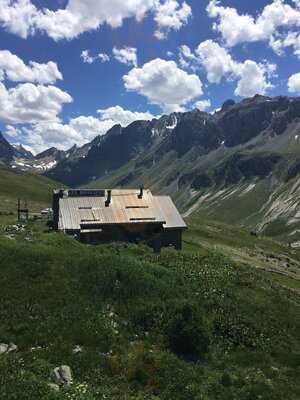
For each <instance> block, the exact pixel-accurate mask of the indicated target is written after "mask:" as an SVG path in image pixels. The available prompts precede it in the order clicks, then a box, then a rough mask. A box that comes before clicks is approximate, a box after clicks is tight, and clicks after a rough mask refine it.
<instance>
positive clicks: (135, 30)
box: [0, 0, 300, 152]
mask: <svg viewBox="0 0 300 400" xmlns="http://www.w3.org/2000/svg"><path fill="white" fill-rule="evenodd" d="M142 8H144V10H142ZM141 11H144V13H143V16H142V15H140V14H141ZM117 17H118V18H117ZM299 32H300V1H299V0H294V1H292V0H291V1H288V0H285V1H284V0H251V1H250V0H243V1H240V0H224V1H220V2H218V1H215V0H212V1H208V0H203V1H199V0H186V1H181V0H143V1H142V0H128V1H127V2H124V1H121V0H110V1H107V0H51V1H49V0H0V44H1V46H0V129H1V130H2V131H3V132H4V134H5V135H6V137H7V138H8V139H9V140H10V141H12V142H15V143H17V142H20V143H23V144H24V145H27V147H28V148H30V149H32V150H33V151H36V152H38V151H41V150H43V149H44V148H47V147H49V146H53V145H54V146H56V147H60V148H68V147H70V146H71V145H72V144H73V143H77V144H79V145H81V144H83V143H85V142H87V141H89V140H91V139H92V138H93V137H94V136H96V135H97V134H104V133H105V131H106V130H107V129H108V128H110V127H111V126H112V125H113V124H114V123H121V124H122V125H124V126H125V125H127V124H128V123H130V122H132V121H133V120H135V119H139V118H148V119H150V118H152V116H159V115H161V114H162V113H169V112H172V111H184V110H189V109H193V108H195V107H198V108H200V109H201V110H202V109H203V110H204V109H205V110H206V111H213V110H215V109H216V108H218V107H220V106H221V105H222V103H223V102H224V101H225V100H226V99H228V98H233V99H235V100H237V101H239V100H241V99H242V98H244V97H249V96H252V95H254V94H255V93H261V94H266V95H270V96H275V95H292V96H296V95H299V94H300V65H299V61H300V34H299ZM182 46H184V47H182ZM83 52H84V53H83ZM99 54H102V56H101V57H102V58H101V59H100V56H98V55H99ZM31 61H33V62H35V63H38V65H36V66H33V64H30V62H31ZM103 61H105V62H103ZM49 62H52V63H51V65H48V63H49ZM54 64H55V65H54ZM16 71H17V73H16ZM41 71H42V72H41ZM1 108H2V110H1ZM97 110H102V111H101V112H97Z"/></svg>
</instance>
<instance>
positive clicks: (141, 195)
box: [138, 185, 144, 199]
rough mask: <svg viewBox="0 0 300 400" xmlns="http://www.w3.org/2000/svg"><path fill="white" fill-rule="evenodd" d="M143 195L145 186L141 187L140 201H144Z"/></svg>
mask: <svg viewBox="0 0 300 400" xmlns="http://www.w3.org/2000/svg"><path fill="white" fill-rule="evenodd" d="M143 195H144V186H143V185H141V187H140V193H139V195H138V198H139V199H142V198H143Z"/></svg>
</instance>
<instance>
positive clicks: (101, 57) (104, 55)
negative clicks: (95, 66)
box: [97, 53, 110, 63]
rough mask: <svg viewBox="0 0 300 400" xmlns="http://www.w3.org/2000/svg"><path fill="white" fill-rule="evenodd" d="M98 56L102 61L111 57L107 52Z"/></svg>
mask: <svg viewBox="0 0 300 400" xmlns="http://www.w3.org/2000/svg"><path fill="white" fill-rule="evenodd" d="M97 57H98V59H99V60H100V61H101V62H102V63H105V62H108V61H110V57H109V55H108V54H106V53H99V54H98V56H97Z"/></svg>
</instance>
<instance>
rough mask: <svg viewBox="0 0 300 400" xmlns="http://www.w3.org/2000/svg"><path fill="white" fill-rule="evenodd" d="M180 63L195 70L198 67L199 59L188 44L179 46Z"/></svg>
mask: <svg viewBox="0 0 300 400" xmlns="http://www.w3.org/2000/svg"><path fill="white" fill-rule="evenodd" d="M179 64H180V66H181V68H184V69H188V68H191V69H192V70H193V71H195V70H196V69H197V64H198V59H197V57H196V56H195V54H194V53H193V52H192V51H191V49H190V48H189V47H188V46H187V45H185V44H184V45H182V46H180V47H179Z"/></svg>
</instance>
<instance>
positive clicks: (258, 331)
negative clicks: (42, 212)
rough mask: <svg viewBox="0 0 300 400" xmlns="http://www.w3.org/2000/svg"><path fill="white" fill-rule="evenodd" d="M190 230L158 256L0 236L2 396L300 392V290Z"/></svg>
mask: <svg viewBox="0 0 300 400" xmlns="http://www.w3.org/2000/svg"><path fill="white" fill-rule="evenodd" d="M190 235H192V236H191V237H189V238H187V239H185V240H186V241H188V242H190V243H187V242H186V243H185V246H186V250H185V251H183V252H182V253H177V252H175V251H172V250H165V251H163V252H162V253H161V254H160V255H155V254H153V253H152V251H151V250H150V249H148V248H146V247H144V246H142V245H140V246H136V245H127V244H112V245H105V246H102V245H101V246H96V247H91V246H85V245H82V244H80V243H78V242H77V241H75V240H74V239H73V238H70V237H65V236H63V235H58V234H49V233H45V232H42V229H40V228H38V227H37V225H29V226H28V227H27V229H26V231H25V232H21V233H16V234H14V235H10V236H9V235H5V234H2V235H0V288H1V295H0V297H1V301H0V342H4V343H10V342H13V343H15V344H16V345H17V346H18V351H16V352H11V353H9V354H3V355H0V399H5V400H23V399H24V400H60V399H76V400H96V399H120V400H121V399H122V400H123V399H124V400H125V399H126V400H146V399H147V400H160V399H161V400H186V399H188V400H218V399H222V400H223V399H228V400H255V399H263V400H271V399H272V400H273V399H274V400H275V399H276V400H282V399H291V400H296V399H299V398H300V384H299V379H298V378H299V372H300V369H299V361H300V346H299V329H300V321H299V303H300V297H299V294H298V292H297V291H293V290H289V289H288V288H287V287H286V285H283V284H281V282H280V281H278V280H275V279H273V275H272V274H266V273H265V272H264V271H260V270H259V269H255V268H252V267H251V266H246V265H243V264H242V263H237V262H234V261H232V259H231V258H229V257H226V256H225V255H223V254H222V253H220V252H219V251H218V250H214V249H210V248H209V247H208V246H202V245H201V244H199V243H196V240H197V239H196V236H197V232H196V230H195V229H194V230H193V233H190ZM198 235H200V234H199V233H198ZM201 235H202V237H203V235H204V234H203V233H202V234H201ZM228 240H229V239H228ZM191 242H192V243H191ZM78 345H79V346H80V348H81V350H82V351H81V352H78V353H76V354H75V353H74V352H73V350H74V348H75V347H76V346H78ZM60 365H68V366H70V367H71V369H72V373H73V380H74V382H73V384H72V385H71V386H69V387H61V388H60V390H59V392H56V391H54V390H53V389H51V388H50V387H49V383H51V382H52V383H54V382H55V380H54V379H53V377H52V371H53V369H54V368H55V367H57V366H60Z"/></svg>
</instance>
